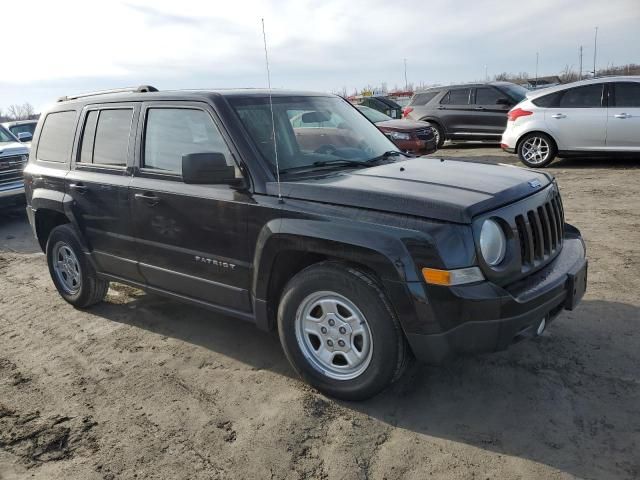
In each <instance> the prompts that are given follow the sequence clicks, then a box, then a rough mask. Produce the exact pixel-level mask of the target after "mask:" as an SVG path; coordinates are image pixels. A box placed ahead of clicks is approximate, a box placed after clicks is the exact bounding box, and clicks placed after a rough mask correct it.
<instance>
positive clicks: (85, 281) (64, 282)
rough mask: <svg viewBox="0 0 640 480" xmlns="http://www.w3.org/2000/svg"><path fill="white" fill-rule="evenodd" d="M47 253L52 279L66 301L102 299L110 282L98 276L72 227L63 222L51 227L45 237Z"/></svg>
mask: <svg viewBox="0 0 640 480" xmlns="http://www.w3.org/2000/svg"><path fill="white" fill-rule="evenodd" d="M46 253H47V264H48V266H49V273H50V274H51V279H52V280H53V283H54V285H55V286H56V288H57V289H58V293H59V294H60V296H61V297H62V298H64V299H65V300H66V301H67V302H69V303H70V304H71V305H73V306H75V307H80V308H85V307H89V306H91V305H93V304H95V303H98V302H101V301H102V300H103V299H104V297H105V296H106V294H107V290H108V289H109V282H107V281H105V280H102V279H100V278H98V276H97V274H96V271H95V269H94V268H93V266H92V265H91V264H90V263H89V262H88V261H87V258H86V256H85V253H84V251H83V250H82V247H81V246H80V241H79V240H78V237H77V235H76V232H75V230H74V229H73V227H71V226H70V225H68V224H66V225H60V226H58V227H56V228H54V229H53V230H52V231H51V234H50V235H49V238H48V240H47V248H46Z"/></svg>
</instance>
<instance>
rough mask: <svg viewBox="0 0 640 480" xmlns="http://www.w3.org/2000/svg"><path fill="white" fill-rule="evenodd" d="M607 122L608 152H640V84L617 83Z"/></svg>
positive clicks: (612, 84)
mask: <svg viewBox="0 0 640 480" xmlns="http://www.w3.org/2000/svg"><path fill="white" fill-rule="evenodd" d="M609 86H610V88H611V87H613V101H612V104H610V106H609V120H608V122H607V150H622V151H635V152H637V151H640V82H615V83H610V84H609Z"/></svg>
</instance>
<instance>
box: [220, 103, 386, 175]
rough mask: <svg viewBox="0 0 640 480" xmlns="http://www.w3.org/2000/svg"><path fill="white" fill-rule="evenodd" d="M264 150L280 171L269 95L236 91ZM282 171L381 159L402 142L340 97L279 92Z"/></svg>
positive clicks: (276, 107)
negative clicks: (292, 94)
mask: <svg viewBox="0 0 640 480" xmlns="http://www.w3.org/2000/svg"><path fill="white" fill-rule="evenodd" d="M228 99H229V102H230V103H231V106H232V107H233V109H234V110H235V111H236V113H237V114H238V116H239V117H240V120H241V121H242V123H243V125H244V127H245V128H246V130H247V132H248V133H249V135H250V136H251V138H252V140H253V141H254V142H255V144H256V146H257V147H258V150H260V153H261V154H262V155H263V156H264V158H265V159H266V160H267V161H268V162H269V163H270V164H271V167H272V170H273V171H275V164H276V160H275V149H274V145H273V127H272V122H271V110H270V108H269V97H258V96H248V97H230V98H228ZM273 118H274V122H273V125H274V126H275V133H276V140H277V148H278V163H279V166H280V171H281V172H282V171H285V170H289V169H300V168H303V167H312V166H314V165H320V164H323V163H324V164H325V165H326V164H327V162H330V163H331V164H333V165H334V166H339V164H340V163H341V162H340V160H344V161H345V162H344V163H345V164H346V163H347V162H348V163H349V165H350V166H353V165H356V166H357V164H358V163H363V164H364V162H365V161H368V160H372V159H375V158H377V157H380V156H382V155H384V154H385V152H389V151H398V148H397V147H396V146H395V145H394V144H393V143H392V142H391V141H390V140H388V139H387V137H385V136H384V134H382V133H381V132H380V130H378V129H377V128H376V127H375V125H373V124H371V123H370V122H369V121H367V119H366V118H364V117H363V116H362V115H360V114H359V113H358V112H357V111H356V109H355V108H354V107H352V106H351V105H350V104H349V103H347V102H346V101H345V100H343V99H341V98H338V97H311V96H280V95H278V96H274V97H273Z"/></svg>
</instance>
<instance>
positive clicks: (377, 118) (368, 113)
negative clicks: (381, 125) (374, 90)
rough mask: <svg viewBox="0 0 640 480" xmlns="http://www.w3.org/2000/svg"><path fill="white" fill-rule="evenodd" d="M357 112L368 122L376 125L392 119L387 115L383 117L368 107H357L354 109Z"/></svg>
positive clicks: (382, 114) (380, 113)
mask: <svg viewBox="0 0 640 480" xmlns="http://www.w3.org/2000/svg"><path fill="white" fill-rule="evenodd" d="M356 108H357V109H358V110H360V111H361V112H362V113H363V114H364V116H365V117H367V118H368V119H369V120H371V121H372V122H373V123H378V122H386V121H387V120H393V118H391V117H390V116H389V115H385V114H384V113H382V112H379V111H378V110H374V109H373V108H370V107H365V106H364V105H359V106H357V107H356Z"/></svg>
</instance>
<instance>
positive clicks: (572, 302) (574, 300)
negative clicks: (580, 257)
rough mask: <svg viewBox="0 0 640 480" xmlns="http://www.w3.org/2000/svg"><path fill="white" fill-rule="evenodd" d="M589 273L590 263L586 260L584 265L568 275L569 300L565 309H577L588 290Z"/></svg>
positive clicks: (576, 267) (577, 266)
mask: <svg viewBox="0 0 640 480" xmlns="http://www.w3.org/2000/svg"><path fill="white" fill-rule="evenodd" d="M587 272H588V263H587V261H586V260H584V261H583V262H582V263H580V264H578V265H576V266H575V267H574V268H573V269H571V271H570V272H569V273H568V275H567V300H566V302H565V305H564V308H565V309H567V310H573V309H574V308H576V306H577V305H578V303H580V300H582V297H583V296H584V292H585V291H586V290H587Z"/></svg>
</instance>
